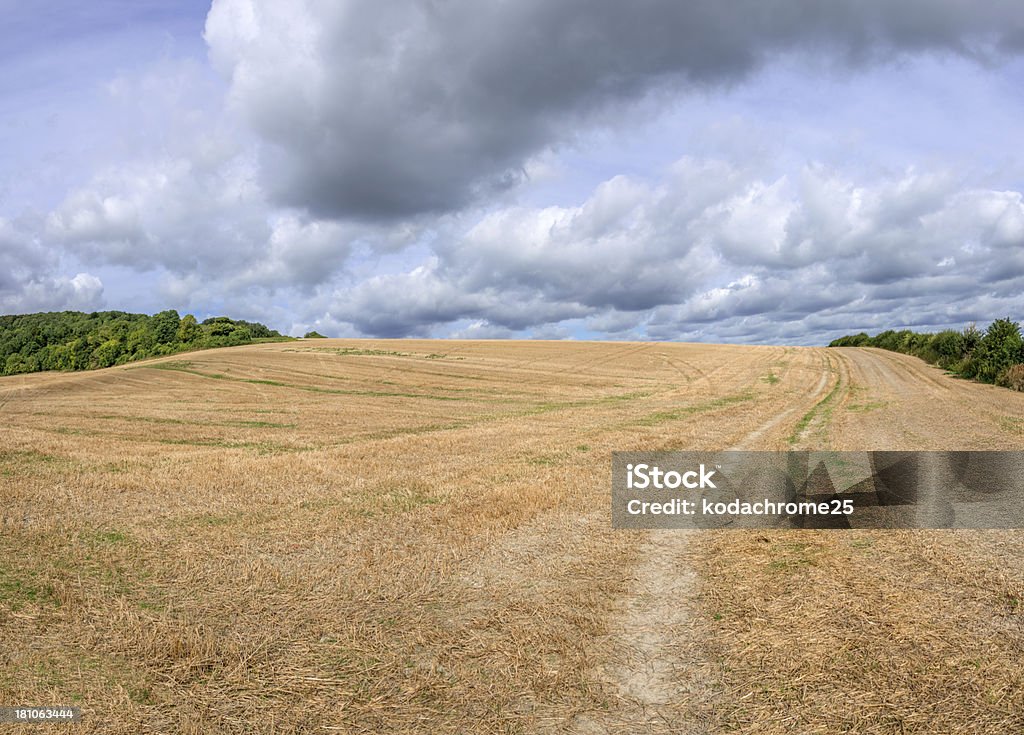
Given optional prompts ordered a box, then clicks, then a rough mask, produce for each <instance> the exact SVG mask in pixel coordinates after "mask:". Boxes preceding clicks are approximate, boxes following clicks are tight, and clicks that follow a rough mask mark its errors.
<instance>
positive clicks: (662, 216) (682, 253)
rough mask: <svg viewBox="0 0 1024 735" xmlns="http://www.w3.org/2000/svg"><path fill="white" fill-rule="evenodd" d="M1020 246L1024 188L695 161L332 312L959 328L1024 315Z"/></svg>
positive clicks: (525, 223) (617, 183) (656, 329)
mask: <svg viewBox="0 0 1024 735" xmlns="http://www.w3.org/2000/svg"><path fill="white" fill-rule="evenodd" d="M708 171H715V172H717V173H718V174H720V175H719V176H715V177H702V176H701V172H708ZM723 181H726V182H729V185H728V186H723V184H722V182H723ZM701 182H703V185H701ZM1021 252H1024V197H1022V195H1021V194H1020V193H1019V192H1006V191H993V190H984V189H971V188H964V187H961V186H958V184H957V181H956V180H955V179H954V178H953V177H951V176H950V175H948V174H945V173H942V172H934V173H932V172H919V171H915V170H908V171H905V172H903V173H902V174H900V175H897V176H894V177H892V178H884V179H878V180H873V181H865V182H857V181H853V180H849V179H847V178H844V177H843V176H841V175H840V174H839V173H837V172H835V171H832V170H829V169H826V168H824V167H822V166H820V165H815V164H812V165H808V166H806V167H805V168H804V169H803V170H801V171H799V172H798V173H797V174H796V175H794V176H792V177H787V176H781V177H779V178H776V179H774V180H763V179H761V178H759V177H758V176H756V175H755V173H754V172H752V171H749V170H744V169H742V168H738V167H736V166H732V165H730V164H727V163H725V162H722V161H706V160H696V159H692V158H686V159H682V160H680V161H678V162H677V163H676V164H675V165H674V166H672V167H671V168H670V170H669V173H668V174H667V175H666V177H665V178H664V179H662V180H660V181H656V182H650V181H644V180H638V179H631V178H627V177H621V176H617V177H613V178H612V179H609V180H608V181H606V182H604V183H602V184H601V185H600V186H598V187H597V188H596V189H595V190H594V191H592V192H591V194H590V196H589V197H587V198H586V200H585V201H583V202H582V203H581V204H579V205H578V206H575V207H537V208H528V207H523V206H512V207H506V208H503V209H498V210H494V211H491V212H488V213H485V214H482V215H480V216H479V217H478V218H475V219H474V220H472V222H471V223H470V224H469V225H468V226H466V227H465V228H464V229H463V230H462V231H461V232H456V231H448V232H445V233H443V234H442V235H441V236H439V237H438V240H437V242H436V243H435V245H434V251H433V254H432V255H431V256H430V257H429V258H428V259H427V260H425V261H424V262H422V263H420V264H419V265H417V266H416V267H415V268H413V269H411V270H409V271H406V272H404V273H394V274H390V275H387V276H376V277H372V278H369V279H367V280H365V281H362V282H360V283H358V284H357V285H355V286H354V287H351V288H341V289H338V290H337V291H336V292H335V293H334V295H333V296H331V297H329V298H328V303H329V311H330V314H331V317H332V318H333V319H334V320H335V322H336V323H343V324H348V325H349V326H350V327H351V328H354V329H356V330H358V331H359V332H361V333H364V334H370V335H378V336H389V337H401V336H410V335H419V336H424V335H430V334H444V333H445V329H447V330H448V332H449V333H455V334H459V335H466V334H474V333H483V334H487V333H500V332H501V330H506V331H507V332H522V331H523V330H533V329H538V328H543V329H544V330H548V331H551V333H556V332H555V331H553V330H556V329H557V328H558V327H557V325H558V323H559V322H562V323H563V325H564V323H568V322H572V323H577V322H575V321H574V320H586V321H585V325H586V328H587V329H590V330H595V331H597V332H599V333H601V334H606V335H613V336H620V337H623V336H628V337H634V338H635V337H641V336H646V337H649V338H656V339H681V338H687V337H690V338H694V337H700V338H702V339H709V338H717V339H722V340H726V339H743V340H748V341H749V340H768V341H775V340H780V339H782V338H783V337H784V336H789V337H792V336H794V335H800V334H801V332H800V329H804V330H805V331H806V330H809V331H806V334H803V336H801V337H800V340H801V341H808V340H814V339H820V338H822V337H823V336H825V335H826V334H828V333H830V330H832V331H834V330H844V329H846V330H848V329H849V328H850V327H851V325H862V324H866V323H869V322H870V323H877V324H885V322H886V320H890V321H891V320H893V319H896V320H898V321H900V323H907V324H917V323H935V322H936V321H938V322H941V323H943V324H945V323H952V322H959V321H962V320H963V319H964V318H967V317H961V316H959V315H960V314H961V313H973V310H975V308H976V305H977V304H980V303H982V301H981V300H984V303H986V304H988V305H989V306H993V308H995V306H996V305H999V304H1004V305H1005V306H1000V307H999V308H1024V298H1022V297H1021V296H1019V295H1017V294H1014V293H1013V292H1012V290H1011V289H1009V288H1008V287H1007V286H1008V284H1009V283H1015V282H1016V281H1015V280H1014V279H1016V280H1021V279H1024V259H1022V258H1020V256H1019V254H1020V253H1021ZM996 264H998V267H996ZM872 315H874V316H872ZM467 325H468V326H467ZM552 325H555V326H552ZM796 325H800V326H799V328H797V326H796ZM883 328H884V327H883Z"/></svg>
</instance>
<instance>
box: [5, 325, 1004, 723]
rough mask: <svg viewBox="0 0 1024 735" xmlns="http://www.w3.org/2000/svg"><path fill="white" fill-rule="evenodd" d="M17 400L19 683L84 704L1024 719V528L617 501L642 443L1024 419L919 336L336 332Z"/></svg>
mask: <svg viewBox="0 0 1024 735" xmlns="http://www.w3.org/2000/svg"><path fill="white" fill-rule="evenodd" d="M190 371H192V372H190ZM196 372H198V373H204V374H207V375H214V374H218V375H224V376H228V378H229V379H224V378H217V379H211V378H210V377H203V376H202V375H197V374H195V373H196ZM439 398H440V399H442V400H438V399H439ZM0 417H2V423H0V493H2V496H3V498H4V500H5V505H4V508H3V510H2V511H0V516H2V517H0V524H2V528H3V530H4V534H3V535H2V536H0V661H3V662H4V666H3V667H2V668H0V700H2V701H5V702H6V701H12V702H13V701H23V702H29V701H31V702H36V701H39V702H43V701H57V700H60V701H74V702H79V703H81V704H82V706H83V708H84V709H85V710H86V714H87V717H86V719H85V721H84V722H83V723H82V724H81V725H80V726H79V731H81V732H115V733H116V732H124V733H130V732H132V733H133V732H172V731H173V732H194V733H205V732H218V733H220V732H227V733H232V732H237V733H243V732H245V733H249V732H258V733H262V732H266V733H271V732H273V733H288V732H296V733H297V732H311V731H324V732H329V731H334V732H352V733H358V732H394V733H404V732H430V733H457V732H509V733H514V732H523V733H534V732H541V733H584V734H585V733H662V732H665V733H668V732H671V733H687V732H693V733H701V732H721V731H730V732H749V733H755V732H756V733H772V734H774V733H776V732H778V733H782V732H792V731H801V732H822V733H824V732H833V731H849V732H864V733H888V732H899V731H904V732H922V733H924V732H933V731H935V732H939V731H942V732H953V731H957V732H977V733H982V732H985V733H989V732H993V733H1011V732H1012V733H1017V732H1019V731H1020V730H1021V729H1022V726H1024V723H1022V720H1021V718H1020V715H1019V713H1020V712H1021V711H1024V701H1022V695H1021V691H1024V671H1022V670H1021V666H1020V661H1021V660H1022V654H1024V650H1022V646H1021V638H1022V636H1021V625H1020V620H1021V616H1020V612H1019V608H1018V607H1015V603H1013V600H1019V599H1024V589H1022V588H1021V585H1022V584H1024V578H1022V577H1024V574H1022V573H1021V572H1020V571H1019V570H1021V569H1024V563H1022V562H1024V556H1022V552H1021V543H1020V541H1021V536H1020V535H1019V534H1017V533H1016V532H1012V533H1011V532H1004V533H994V532H991V533H976V534H965V533H959V534H957V533H945V534H943V533H938V532H933V533H927V532H903V533H889V534H886V533H881V532H878V533H870V532H857V533H851V534H842V533H827V532H817V533H814V532H806V533H798V532H790V533H786V532H772V533H764V534H759V535H757V534H751V533H745V532H715V533H683V532H677V533H673V532H660V533H624V532H614V531H612V530H611V529H610V528H609V527H608V521H607V507H608V477H607V475H608V466H609V459H610V453H611V452H612V451H615V450H625V449H640V448H643V449H672V448H695V449H696V448H703V449H724V448H744V449H786V448H790V447H794V448H834V449H873V448H895V449H902V448H918V449H930V448H934V449H938V448H959V449H996V448H1020V447H1021V443H1022V442H1024V396H1021V395H1019V394H1014V393H1010V392H1008V391H1004V390H1001V389H996V388H992V387H990V386H981V385H975V384H970V383H966V382H964V381H958V380H954V379H951V378H949V377H947V376H945V375H943V374H942V373H941V372H940V371H937V370H935V369H933V368H930V367H928V366H926V365H924V364H923V363H920V361H917V360H914V359H913V358H909V357H906V356H902V355H895V354H891V353H884V352H881V351H878V350H857V349H839V350H824V349H811V348H779V347H734V346H724V345H673V344H641V343H616V344H595V343H550V342H547V343H544V342H499V343H487V342H429V341H402V342H370V341H341V340H323V341H321V340H317V341H316V342H301V343H297V344H288V345H261V346H255V347H250V348H233V349H229V350H213V351H207V352H199V353H190V354H186V355H178V356H174V357H171V358H166V359H161V360H155V361H149V362H147V363H140V364H136V365H132V366H127V367H125V368H114V369H110V370H104V371H99V372H95V373H87V374H71V375H50V374H46V375H33V376H26V377H20V376H19V377H16V378H6V379H3V380H0ZM808 589H810V590H816V591H817V592H816V593H815V594H807V590H808ZM837 611H843V613H842V615H843V617H841V618H840V619H838V620H837V618H836V615H837ZM793 620H799V621H800V624H799V625H794V624H793ZM768 642H770V645H769V643H768ZM819 648H820V650H819ZM837 651H838V652H839V653H836V652H837ZM844 651H846V652H847V653H843V652H844ZM857 651H860V652H863V655H864V656H868V658H865V659H864V660H863V661H860V662H859V663H858V661H859V659H856V657H857V656H858V655H860V654H857V653H855V652H857ZM851 657H852V658H851ZM872 657H873V658H872ZM972 662H973V663H972ZM794 681H795V682H802V684H801V685H800V686H796V687H794V686H792V682H794ZM879 683H880V684H879ZM879 687H881V688H879ZM922 703H928V704H927V706H923V705H922ZM1015 713H1016V714H1015ZM801 718H802V719H801Z"/></svg>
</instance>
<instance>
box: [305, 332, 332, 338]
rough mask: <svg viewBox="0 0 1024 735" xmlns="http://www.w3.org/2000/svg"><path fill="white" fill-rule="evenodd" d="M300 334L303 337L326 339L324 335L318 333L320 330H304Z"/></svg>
mask: <svg viewBox="0 0 1024 735" xmlns="http://www.w3.org/2000/svg"><path fill="white" fill-rule="evenodd" d="M302 336H303V337H305V338H306V339H327V338H326V337H325V336H323V335H322V334H320V332H306V333H305V334H304V335H302Z"/></svg>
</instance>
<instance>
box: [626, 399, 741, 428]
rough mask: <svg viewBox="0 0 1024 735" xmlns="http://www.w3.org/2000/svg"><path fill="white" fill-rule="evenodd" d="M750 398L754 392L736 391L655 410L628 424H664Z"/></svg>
mask: <svg viewBox="0 0 1024 735" xmlns="http://www.w3.org/2000/svg"><path fill="white" fill-rule="evenodd" d="M752 400H754V394H753V393H751V392H749V391H748V392H746V393H737V394H736V395H732V396H723V397H721V398H716V399H714V400H713V401H705V402H704V403H697V404H694V405H692V406H681V407H680V408H675V409H672V410H670V411H655V412H654V413H651V414H648V415H647V416H644V417H642V418H639V419H637V420H636V421H633V422H632V423H631V424H630V426H657V425H658V424H664V423H667V422H669V421H678V420H679V419H682V418H686V417H687V416H693V415H694V414H698V413H707V412H709V411H715V410H717V409H719V408H727V407H729V406H734V405H736V404H739V403H745V402H747V401H752Z"/></svg>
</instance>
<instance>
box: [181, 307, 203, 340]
mask: <svg viewBox="0 0 1024 735" xmlns="http://www.w3.org/2000/svg"><path fill="white" fill-rule="evenodd" d="M202 336H203V330H202V328H201V327H200V326H199V322H197V321H196V318H195V317H194V316H192V315H191V314H186V315H185V316H184V317H182V319H181V324H179V325H178V341H179V342H181V343H182V344H184V345H188V344H192V343H193V342H198V341H199V340H200V339H201V338H202Z"/></svg>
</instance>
